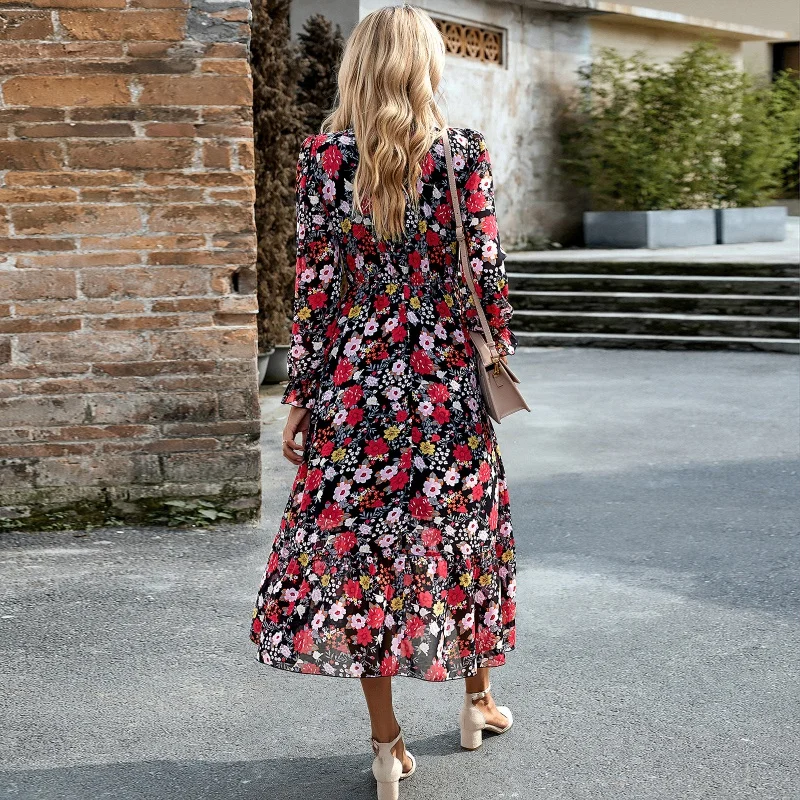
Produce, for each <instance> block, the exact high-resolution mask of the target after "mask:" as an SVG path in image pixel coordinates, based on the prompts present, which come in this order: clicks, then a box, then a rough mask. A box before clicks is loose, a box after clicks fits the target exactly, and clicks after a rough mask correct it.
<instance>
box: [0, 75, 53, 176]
mask: <svg viewBox="0 0 800 800" xmlns="http://www.w3.org/2000/svg"><path fill="white" fill-rule="evenodd" d="M12 80H13V79H12ZM61 159H62V156H61V147H60V146H59V145H58V144H55V143H53V142H21V141H10V142H9V141H6V142H0V165H2V168H3V169H57V168H58V167H59V166H61Z"/></svg>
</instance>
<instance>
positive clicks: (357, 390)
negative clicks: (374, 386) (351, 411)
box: [320, 384, 364, 474]
mask: <svg viewBox="0 0 800 800" xmlns="http://www.w3.org/2000/svg"><path fill="white" fill-rule="evenodd" d="M363 396H364V390H363V389H362V388H361V387H360V386H359V385H358V384H355V386H348V387H347V388H346V389H345V390H344V392H342V405H344V407H345V408H351V407H352V406H354V405H355V404H356V403H357V402H358V401H359V400H360V399H361V398H362V397H363ZM320 474H321V473H320Z"/></svg>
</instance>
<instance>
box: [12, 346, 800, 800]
mask: <svg viewBox="0 0 800 800" xmlns="http://www.w3.org/2000/svg"><path fill="white" fill-rule="evenodd" d="M514 362H515V368H516V369H517V371H518V373H520V374H521V376H522V378H523V380H524V383H525V388H526V396H527V397H528V399H529V401H530V403H531V405H532V407H533V409H534V411H533V413H532V414H530V415H525V416H524V417H523V416H520V415H517V416H515V417H512V418H510V419H508V420H507V421H506V422H504V423H503V424H502V425H501V426H500V427H499V429H498V432H499V436H500V440H501V445H502V449H503V453H504V458H505V461H506V466H507V471H508V474H509V479H510V491H511V500H512V509H513V513H514V521H515V527H516V535H517V546H518V557H519V582H520V589H519V605H520V616H519V628H518V649H517V651H516V652H515V653H512V654H511V655H510V656H509V663H508V665H507V666H506V667H503V668H502V669H499V670H497V672H496V674H495V676H494V682H495V686H496V696H497V698H498V701H499V702H500V701H501V702H504V703H508V704H509V705H510V706H511V707H512V708H513V710H514V714H515V720H516V724H515V728H514V730H513V731H512V732H510V733H509V734H508V735H507V736H503V737H499V738H493V739H489V738H487V740H486V742H485V745H484V747H483V748H482V749H481V750H479V751H477V752H475V753H466V752H462V751H461V750H460V749H459V746H458V732H457V727H456V715H457V712H458V708H459V704H460V701H461V692H462V691H463V684H462V683H461V682H458V681H456V682H452V683H448V684H445V685H433V684H426V683H424V682H421V681H412V680H406V681H403V680H398V681H396V682H395V687H396V689H395V693H396V702H397V707H398V717H399V719H400V721H401V723H402V724H403V726H404V728H405V729H406V731H407V742H408V745H409V748H410V749H412V750H413V752H415V753H416V754H417V756H418V758H419V762H420V763H419V769H418V772H417V774H416V775H415V776H414V777H413V778H412V779H411V780H409V781H408V782H404V783H403V785H402V787H401V797H403V798H407V799H408V800H434V798H435V800H478V799H479V798H480V800H488V799H490V798H520V799H521V800H606V799H608V800H628V799H630V800H729V799H736V800H738V799H740V798H741V799H744V798H747V800H796V799H797V798H798V797H800V766H798V760H797V753H798V752H800V666H798V655H797V654H798V652H800V613H799V612H800V586H799V583H798V573H799V568H800V548H798V544H799V543H800V541H799V540H800V536H799V535H798V523H797V520H798V518H800V516H799V515H798V500H797V498H798V492H797V489H798V460H797V456H798V407H799V403H798V381H797V374H796V368H797V362H796V359H795V358H793V357H791V356H786V355H781V354H769V353H706V352H694V353H693V352H648V351H604V350H580V349H571V348H570V349H563V350H521V351H520V352H519V354H518V355H517V356H515V357H514ZM284 411H285V409H284V408H283V407H280V406H279V405H278V403H277V398H276V397H275V396H273V397H267V398H265V402H264V412H265V419H267V420H268V421H269V422H268V424H266V425H265V433H264V442H265V448H266V449H267V451H268V453H269V457H268V459H267V461H266V463H267V467H268V468H267V471H266V473H265V477H264V480H265V495H266V497H265V512H264V517H263V520H262V522H261V523H260V525H259V527H258V528H245V527H231V528H222V529H217V530H214V531H168V530H155V529H152V530H145V529H139V530H124V531H118V530H98V531H92V532H89V533H86V534H84V533H77V534H71V533H57V534H56V533H47V534H25V535H4V536H3V537H0V607H1V609H0V617H2V619H0V625H1V626H2V627H0V632H1V634H2V635H1V637H0V764H2V767H0V770H1V771H0V798H6V797H8V798H22V799H24V800H100V798H114V800H184V799H185V800H318V799H319V800H323V799H324V800H368V799H370V798H372V797H374V788H373V780H372V776H371V773H370V769H369V768H370V762H371V755H370V750H369V744H368V736H369V728H368V722H367V715H366V711H365V708H364V705H363V701H362V697H361V693H360V688H359V684H358V681H355V680H346V679H327V678H322V677H319V678H314V677H309V676H298V675H291V674H287V673H283V672H280V671H278V670H273V669H270V668H268V667H265V666H263V665H260V664H257V663H256V662H255V660H254V653H255V650H254V648H253V646H252V645H251V644H250V642H249V641H248V640H247V629H248V624H249V616H250V610H251V607H252V602H253V600H254V596H255V591H256V588H257V583H258V580H259V578H260V573H261V570H262V567H263V563H264V561H265V559H266V556H267V553H268V549H269V545H270V543H271V540H272V537H273V536H274V533H275V531H276V529H277V523H278V520H279V518H280V515H281V512H282V510H283V506H284V503H285V501H286V497H287V493H288V488H289V482H290V480H291V477H292V471H293V468H292V467H291V466H290V465H289V464H288V463H285V462H283V463H282V462H280V461H278V460H277V459H276V454H277V452H278V448H277V443H278V441H279V433H280V424H281V417H282V416H283V415H284Z"/></svg>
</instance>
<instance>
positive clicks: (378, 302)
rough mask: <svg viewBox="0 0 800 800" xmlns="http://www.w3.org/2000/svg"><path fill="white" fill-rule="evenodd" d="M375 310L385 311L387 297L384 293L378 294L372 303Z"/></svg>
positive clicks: (387, 304) (387, 301)
mask: <svg viewBox="0 0 800 800" xmlns="http://www.w3.org/2000/svg"><path fill="white" fill-rule="evenodd" d="M372 307H373V308H374V309H375V310H376V311H385V310H386V309H387V308H389V298H388V297H387V296H386V295H385V294H379V295H378V296H377V297H376V298H375V301H374V302H373V304H372Z"/></svg>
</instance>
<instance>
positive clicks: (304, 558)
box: [297, 553, 308, 567]
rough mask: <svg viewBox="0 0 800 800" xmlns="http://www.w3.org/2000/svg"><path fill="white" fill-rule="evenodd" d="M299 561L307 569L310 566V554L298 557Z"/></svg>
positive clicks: (301, 554) (302, 554)
mask: <svg viewBox="0 0 800 800" xmlns="http://www.w3.org/2000/svg"><path fill="white" fill-rule="evenodd" d="M297 560H298V561H299V562H300V563H301V564H302V565H303V566H304V567H307V566H308V553H300V555H299V556H297Z"/></svg>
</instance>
